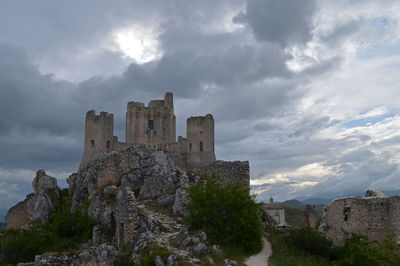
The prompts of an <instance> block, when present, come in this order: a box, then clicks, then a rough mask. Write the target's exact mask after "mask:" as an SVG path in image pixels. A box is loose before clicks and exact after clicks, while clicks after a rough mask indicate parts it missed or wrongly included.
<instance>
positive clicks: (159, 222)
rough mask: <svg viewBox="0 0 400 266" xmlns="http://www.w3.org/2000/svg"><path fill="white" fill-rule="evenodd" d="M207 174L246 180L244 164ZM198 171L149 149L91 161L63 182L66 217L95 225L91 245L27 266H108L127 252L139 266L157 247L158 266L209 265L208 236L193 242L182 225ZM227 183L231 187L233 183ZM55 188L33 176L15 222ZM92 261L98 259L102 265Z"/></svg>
mask: <svg viewBox="0 0 400 266" xmlns="http://www.w3.org/2000/svg"><path fill="white" fill-rule="evenodd" d="M212 169H216V170H217V171H215V172H217V173H218V174H221V175H222V174H233V173H239V172H240V173H241V174H243V175H244V176H245V175H247V178H248V163H242V162H233V163H231V164H229V163H225V162H220V161H218V162H216V163H215V165H214V167H213V168H212ZM200 171H201V172H204V169H186V168H178V167H176V166H175V163H174V161H173V159H172V157H170V156H169V154H168V153H167V154H166V153H164V152H163V151H162V150H160V149H159V148H158V147H157V146H151V145H146V146H132V147H128V148H127V149H125V150H122V151H118V152H110V153H104V154H103V155H102V156H100V157H98V158H96V159H92V160H91V161H89V162H88V163H87V164H86V165H85V166H83V167H81V168H80V169H79V171H78V172H77V173H74V174H72V175H71V176H70V177H69V178H68V179H67V182H68V184H69V191H68V192H69V195H70V198H71V201H72V206H71V211H76V210H78V209H79V208H81V209H87V211H88V214H89V216H91V217H92V218H94V219H95V220H96V221H97V222H98V224H97V225H96V226H95V227H94V228H93V231H92V240H91V241H90V242H89V243H88V244H86V247H87V246H88V245H92V246H91V247H90V248H89V249H87V250H86V251H84V252H81V253H79V254H74V255H68V256H48V257H46V256H37V258H36V260H35V262H33V263H31V264H26V265H71V264H73V265H111V264H109V263H112V261H114V259H115V256H116V254H117V253H116V252H118V250H122V249H125V248H126V247H132V250H131V251H130V252H131V253H130V256H129V257H130V260H131V261H132V263H134V264H140V262H141V259H142V258H143V256H146V255H149V254H150V253H151V252H152V250H154V249H156V248H158V247H163V248H165V249H167V250H168V251H169V252H170V256H168V259H166V258H165V257H164V258H161V257H158V258H157V259H156V260H155V261H154V263H155V264H157V265H178V262H181V261H184V262H187V263H192V264H201V260H200V258H201V259H203V260H204V258H206V260H208V261H209V262H210V263H211V262H212V259H211V257H210V256H211V255H212V254H214V252H215V250H214V249H213V248H211V246H212V245H211V244H212V243H209V242H208V240H207V235H206V234H205V233H204V232H203V233H198V234H197V235H195V236H192V235H190V233H189V230H188V228H187V226H186V225H183V224H182V221H183V216H185V215H186V211H185V204H186V203H187V201H188V194H187V190H186V189H187V188H188V187H190V186H191V185H193V184H195V183H197V182H199V181H200V180H201V174H200ZM220 180H222V181H221V183H226V182H225V181H224V180H225V179H223V178H221V179H220ZM226 180H229V181H228V183H231V182H235V180H236V179H234V178H231V177H229V178H228V179H226ZM239 180H241V178H239V179H238V180H236V181H239ZM56 184H57V183H56V182H54V180H53V179H51V178H50V177H48V176H47V175H46V174H45V173H44V171H43V172H41V171H38V174H37V177H36V178H35V180H34V181H33V187H34V190H35V193H34V194H32V195H29V196H28V198H27V200H26V202H23V203H20V205H17V206H16V207H15V209H18V212H20V213H21V214H20V216H21V217H24V212H26V216H27V217H31V216H30V213H29V211H28V209H27V207H28V206H31V205H29V204H32V203H31V202H30V198H32V197H35V199H36V200H35V201H34V203H35V204H36V205H35V206H40V204H39V203H41V202H43V201H42V200H39V196H38V195H41V197H44V196H43V195H49V191H53V190H54V191H56V190H57V188H55V187H56ZM244 185H246V186H247V183H246V182H245V184H244ZM57 197H58V194H57ZM57 197H55V198H57ZM35 208H36V209H37V207H35ZM44 209H47V210H52V211H53V208H49V207H46V208H44ZM54 210H55V209H54ZM15 213H16V211H15ZM39 214H40V212H39ZM39 216H40V217H42V216H43V217H44V215H42V214H40V215H39ZM29 219H30V218H29ZM37 219H39V217H38V218H37ZM43 220H45V219H43ZM91 256H92V257H93V256H98V257H99V258H100V257H101V256H103V258H104V262H102V263H103V264H99V263H100V262H99V261H100V260H99V259H98V258H95V257H93V258H91ZM97 259H98V260H97Z"/></svg>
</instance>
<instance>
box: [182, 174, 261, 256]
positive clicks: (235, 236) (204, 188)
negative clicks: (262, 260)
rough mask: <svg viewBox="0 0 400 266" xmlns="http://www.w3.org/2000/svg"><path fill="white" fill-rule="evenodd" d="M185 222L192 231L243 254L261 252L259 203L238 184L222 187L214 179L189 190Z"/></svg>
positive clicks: (206, 179)
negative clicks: (203, 234)
mask: <svg viewBox="0 0 400 266" xmlns="http://www.w3.org/2000/svg"><path fill="white" fill-rule="evenodd" d="M188 195H189V202H188V203H187V205H186V208H187V211H188V216H187V218H186V221H187V222H188V223H189V224H190V226H191V229H193V230H197V229H198V230H200V229H201V230H204V231H205V232H206V233H207V235H208V237H209V238H210V239H211V241H213V242H215V243H217V244H219V245H221V246H222V247H227V248H236V249H239V250H240V251H241V252H243V253H245V254H251V253H256V252H258V251H260V250H261V249H262V240H261V237H262V226H261V218H260V215H259V211H258V210H259V208H260V206H259V204H257V203H256V202H255V201H254V196H250V194H249V192H248V189H247V188H245V187H244V186H243V185H241V184H239V183H235V184H229V185H221V184H218V183H217V182H216V181H215V176H212V177H206V178H205V180H204V181H203V182H199V183H198V184H196V185H194V186H191V187H190V188H188Z"/></svg>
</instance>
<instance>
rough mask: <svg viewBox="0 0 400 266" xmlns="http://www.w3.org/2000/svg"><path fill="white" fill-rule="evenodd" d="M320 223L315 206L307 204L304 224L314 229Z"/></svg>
mask: <svg viewBox="0 0 400 266" xmlns="http://www.w3.org/2000/svg"><path fill="white" fill-rule="evenodd" d="M317 221H318V215H317V213H316V212H315V209H314V206H312V205H311V204H307V205H306V207H305V209H304V223H305V225H306V226H308V227H312V228H314V227H315V225H316V224H317Z"/></svg>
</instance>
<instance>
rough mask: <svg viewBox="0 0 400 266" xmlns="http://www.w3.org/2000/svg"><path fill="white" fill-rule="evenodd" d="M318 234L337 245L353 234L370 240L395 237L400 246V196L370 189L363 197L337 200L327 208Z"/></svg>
mask: <svg viewBox="0 0 400 266" xmlns="http://www.w3.org/2000/svg"><path fill="white" fill-rule="evenodd" d="M319 231H320V232H321V233H323V234H325V236H326V237H327V238H329V239H331V240H332V241H333V242H334V244H336V245H343V244H344V241H345V239H346V238H347V237H350V236H351V233H354V234H358V235H363V236H367V237H368V239H370V240H382V239H384V238H386V237H387V236H388V235H389V234H395V236H396V241H397V242H398V243H400V195H395V196H391V197H387V196H386V195H385V194H384V193H383V192H382V191H372V190H369V191H367V193H366V196H365V197H364V198H360V197H349V198H339V199H335V200H333V201H332V202H331V203H330V204H329V205H328V206H327V207H325V210H324V215H323V217H322V223H321V225H320V227H319Z"/></svg>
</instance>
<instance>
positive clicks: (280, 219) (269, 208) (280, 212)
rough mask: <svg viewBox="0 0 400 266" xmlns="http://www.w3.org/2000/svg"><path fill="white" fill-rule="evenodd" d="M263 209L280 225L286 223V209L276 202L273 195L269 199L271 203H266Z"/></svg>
mask: <svg viewBox="0 0 400 266" xmlns="http://www.w3.org/2000/svg"><path fill="white" fill-rule="evenodd" d="M263 209H264V211H265V212H266V213H267V214H268V215H269V216H271V217H272V218H273V219H274V220H275V221H276V222H277V223H278V225H284V224H286V220H285V209H284V208H283V207H282V206H280V205H278V204H275V203H274V199H273V198H272V197H271V198H270V199H269V204H264V206H263Z"/></svg>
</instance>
